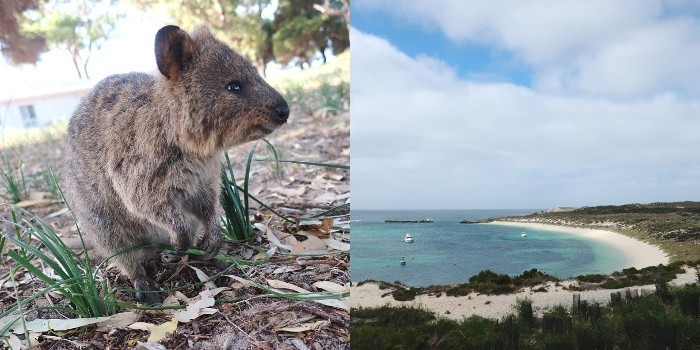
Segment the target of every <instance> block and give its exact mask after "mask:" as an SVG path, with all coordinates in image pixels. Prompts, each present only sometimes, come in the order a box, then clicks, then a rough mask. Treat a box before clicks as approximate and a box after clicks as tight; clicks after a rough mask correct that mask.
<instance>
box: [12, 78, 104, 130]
mask: <svg viewBox="0 0 700 350" xmlns="http://www.w3.org/2000/svg"><path fill="white" fill-rule="evenodd" d="M94 84H95V82H92V81H88V82H76V83H71V84H62V85H59V86H50V87H47V88H32V89H23V90H21V91H13V92H11V93H9V94H7V93H6V94H5V95H3V96H0V131H2V132H4V133H5V134H11V133H12V132H13V131H20V130H26V129H31V128H45V127H47V126H50V125H52V124H55V123H57V122H60V121H67V120H68V119H70V117H71V115H73V111H74V110H75V108H76V107H77V106H78V103H80V98H81V97H83V96H84V95H85V94H87V93H88V92H89V91H90V89H91V88H92V86H93V85H94Z"/></svg>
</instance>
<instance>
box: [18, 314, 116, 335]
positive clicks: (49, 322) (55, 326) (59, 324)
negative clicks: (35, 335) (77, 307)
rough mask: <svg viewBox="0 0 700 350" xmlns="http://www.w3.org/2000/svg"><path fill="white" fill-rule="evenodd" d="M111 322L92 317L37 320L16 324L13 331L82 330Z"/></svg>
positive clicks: (107, 318) (104, 318)
mask: <svg viewBox="0 0 700 350" xmlns="http://www.w3.org/2000/svg"><path fill="white" fill-rule="evenodd" d="M106 320H109V317H91V318H69V319H62V318H48V319H45V318H37V319H35V320H32V321H26V322H25V323H24V324H22V322H16V323H15V324H14V325H13V327H12V328H11V331H12V332H13V333H15V334H22V333H24V331H25V327H26V329H27V330H29V331H32V332H41V333H43V332H47V331H49V330H51V331H65V330H68V329H73V328H80V327H84V326H88V325H91V324H95V323H100V322H103V321H106Z"/></svg>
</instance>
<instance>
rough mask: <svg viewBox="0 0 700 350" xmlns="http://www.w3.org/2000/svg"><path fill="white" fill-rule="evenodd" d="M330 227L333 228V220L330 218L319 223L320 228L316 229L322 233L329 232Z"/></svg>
mask: <svg viewBox="0 0 700 350" xmlns="http://www.w3.org/2000/svg"><path fill="white" fill-rule="evenodd" d="M331 227H333V219H332V218H326V219H323V221H321V227H319V228H318V229H319V230H321V231H323V232H331Z"/></svg>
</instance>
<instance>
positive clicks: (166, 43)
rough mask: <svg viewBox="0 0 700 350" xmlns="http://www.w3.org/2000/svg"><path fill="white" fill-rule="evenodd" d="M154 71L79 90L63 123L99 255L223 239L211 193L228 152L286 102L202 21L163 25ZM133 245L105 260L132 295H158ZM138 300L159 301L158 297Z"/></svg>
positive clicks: (270, 122) (143, 254) (77, 199)
mask: <svg viewBox="0 0 700 350" xmlns="http://www.w3.org/2000/svg"><path fill="white" fill-rule="evenodd" d="M155 53H156V63H157V65H158V70H159V71H160V73H161V75H160V76H153V75H148V74H145V73H128V74H119V75H113V76H110V77H108V78H106V79H104V80H102V81H101V82H99V83H98V84H97V85H95V87H94V89H93V90H92V91H91V92H90V93H89V94H88V95H87V96H85V97H84V98H83V99H82V101H81V103H80V105H79V106H78V108H77V109H76V111H75V113H74V114H73V117H72V119H71V121H70V124H69V125H68V136H67V141H66V149H65V159H64V165H65V169H64V174H65V190H66V191H65V193H66V199H67V200H68V203H69V204H70V205H71V207H72V209H73V212H74V214H75V217H76V220H77V222H78V224H79V226H80V227H81V229H82V230H83V231H86V232H88V233H92V234H94V241H95V245H96V247H97V248H98V251H99V252H100V255H102V256H105V257H106V256H110V255H112V254H115V253H117V252H120V251H123V250H125V249H127V248H130V247H134V246H139V245H142V244H146V243H163V244H172V245H174V246H175V247H177V248H178V249H180V250H185V249H187V248H189V247H190V246H191V244H192V243H193V242H194V241H195V235H196V234H197V233H200V234H201V235H202V237H203V238H202V243H201V245H200V248H202V249H203V250H205V251H206V253H207V255H208V256H213V255H215V254H216V253H217V252H218V251H219V248H220V246H221V233H220V226H219V225H220V222H219V220H220V219H219V215H218V209H217V208H218V198H219V188H220V177H219V175H220V156H221V153H222V151H223V150H225V149H228V148H230V147H233V146H235V145H238V144H241V143H244V142H247V141H252V140H255V139H259V138H262V137H264V136H265V135H267V134H269V133H271V132H272V131H273V130H275V129H276V128H277V127H279V126H280V125H282V124H284V123H285V122H286V121H287V117H288V115H289V107H288V106H287V103H286V102H285V100H284V99H283V98H282V96H281V95H280V94H279V93H278V92H277V91H275V90H274V89H273V88H272V87H270V86H269V85H268V84H267V83H266V82H265V81H264V80H263V79H262V78H261V77H260V76H259V75H258V73H257V71H256V70H255V68H253V66H252V65H251V64H250V63H249V62H248V61H247V60H245V59H244V58H243V57H241V56H239V55H238V54H236V53H235V52H234V51H233V50H232V49H231V48H229V47H228V46H226V45H225V44H223V43H222V42H220V41H218V40H217V39H216V38H214V36H213V35H212V34H211V33H210V32H209V30H208V29H206V28H205V27H198V28H196V29H195V30H194V31H193V32H192V34H191V35H189V34H188V33H186V32H185V31H183V30H181V29H180V28H178V27H176V26H166V27H163V28H162V29H160V30H159V31H158V33H157V34H156V40H155ZM152 253H153V250H146V249H138V250H135V251H132V252H129V253H125V254H121V255H118V256H117V257H115V258H113V259H112V261H113V262H114V263H115V264H116V265H117V266H118V267H119V268H120V270H121V272H122V273H124V274H125V275H126V276H127V277H128V278H129V279H130V280H131V282H132V283H133V285H134V287H135V289H137V290H147V291H157V290H159V289H158V285H157V284H156V283H155V282H154V281H153V280H152V279H151V278H149V277H148V275H147V274H146V271H145V270H144V268H143V262H144V260H145V259H146V258H148V257H149V256H151V255H152ZM136 297H137V299H139V300H141V301H143V300H146V301H148V302H150V303H158V302H160V300H161V297H160V296H159V295H158V294H157V293H137V294H136Z"/></svg>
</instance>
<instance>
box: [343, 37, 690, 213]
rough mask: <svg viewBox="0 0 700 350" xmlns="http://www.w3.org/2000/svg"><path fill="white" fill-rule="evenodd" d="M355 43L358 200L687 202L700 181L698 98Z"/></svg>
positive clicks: (374, 42) (451, 204)
mask: <svg viewBox="0 0 700 350" xmlns="http://www.w3.org/2000/svg"><path fill="white" fill-rule="evenodd" d="M351 40H352V43H353V52H352V60H351V62H352V72H353V73H352V74H353V75H352V86H351V88H352V108H351V109H352V124H351V127H352V130H351V137H352V145H353V150H352V169H353V171H352V172H353V173H352V176H353V207H354V208H407V207H408V208H508V207H511V208H517V207H521V208H522V207H540V208H546V207H553V206H558V205H596V204H606V203H610V204H614V203H628V202H650V201H662V200H686V199H692V198H689V197H688V196H689V195H690V194H692V193H693V191H697V189H698V188H700V177H698V173H699V172H700V165H697V164H698V163H697V156H696V153H697V152H696V151H697V150H698V149H700V119H698V118H697V116H698V114H700V102H699V101H698V100H697V99H691V98H688V97H682V98H681V97H679V96H678V95H677V94H674V93H670V92H663V91H661V92H656V93H654V94H653V96H652V97H650V98H647V99H631V100H619V99H605V98H599V97H595V98H593V97H590V96H572V95H567V96H564V95H558V94H549V93H546V92H542V91H538V90H535V89H529V88H525V87H521V86H517V85H513V84H503V83H501V84H490V83H477V82H472V81H466V80H460V79H459V78H458V77H457V76H456V75H455V74H454V71H453V70H452V69H451V67H449V66H448V65H446V64H445V63H444V62H441V61H439V60H435V59H430V58H426V57H421V58H417V59H413V58H411V57H409V56H407V55H405V54H403V53H402V52H400V51H399V50H398V49H397V48H396V47H393V46H392V45H391V44H390V43H388V42H387V41H385V40H383V39H380V38H378V37H375V36H373V35H370V34H366V33H362V32H359V31H357V30H353V31H352V32H351ZM661 78H666V77H665V76H664V77H661Z"/></svg>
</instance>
